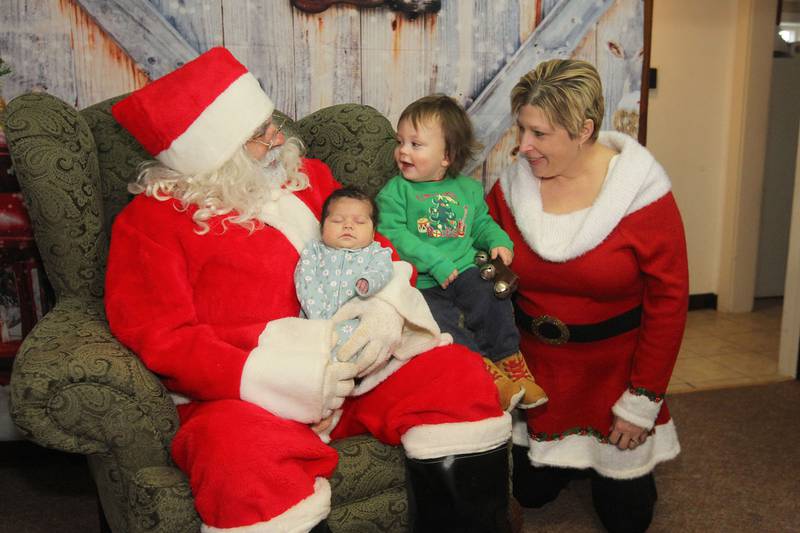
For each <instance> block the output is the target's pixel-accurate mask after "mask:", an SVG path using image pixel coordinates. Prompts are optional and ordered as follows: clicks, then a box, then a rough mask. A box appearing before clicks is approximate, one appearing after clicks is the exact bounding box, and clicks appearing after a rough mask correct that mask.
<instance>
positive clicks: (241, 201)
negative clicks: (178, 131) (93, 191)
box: [128, 138, 309, 235]
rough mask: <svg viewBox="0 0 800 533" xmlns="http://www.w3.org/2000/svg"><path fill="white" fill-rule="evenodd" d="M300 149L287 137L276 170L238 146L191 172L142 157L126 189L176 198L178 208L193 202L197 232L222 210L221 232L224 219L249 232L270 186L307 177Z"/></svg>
mask: <svg viewBox="0 0 800 533" xmlns="http://www.w3.org/2000/svg"><path fill="white" fill-rule="evenodd" d="M302 154H303V143H302V141H300V140H299V139H296V138H290V139H287V140H286V143H285V144H284V145H283V146H281V148H280V153H279V155H278V156H277V161H278V163H279V164H280V165H281V167H282V168H283V169H284V170H285V172H283V171H281V172H280V174H276V173H275V172H274V170H271V169H268V168H267V167H266V166H265V165H264V162H262V161H258V160H256V159H253V158H252V157H251V156H250V155H249V154H248V153H247V150H246V149H245V147H244V146H242V147H241V148H239V149H238V150H237V151H236V153H234V155H233V156H232V157H231V158H230V159H229V160H228V161H227V162H226V163H225V164H224V165H223V166H222V167H220V168H219V169H217V170H214V171H212V172H204V173H201V174H195V175H191V176H187V175H184V174H181V173H179V172H176V171H174V170H172V169H171V168H169V167H166V166H164V165H162V164H161V163H159V162H157V161H148V162H145V163H143V164H142V167H141V171H140V172H139V175H138V176H137V178H136V181H135V182H133V183H131V184H129V185H128V190H129V191H130V192H131V193H133V194H140V193H144V194H146V195H147V196H152V197H154V198H156V199H158V200H162V201H164V200H169V199H175V200H178V201H179V202H180V209H182V210H187V209H189V207H191V206H196V207H197V210H196V211H195V212H194V214H193V215H192V219H193V220H194V222H195V224H197V227H198V228H197V229H196V230H195V231H196V232H197V233H198V234H200V235H203V234H205V233H208V231H209V229H210V226H209V224H208V220H209V219H211V218H213V217H216V216H220V215H228V216H227V217H225V218H224V219H223V220H222V227H223V231H224V229H225V228H226V227H227V224H228V223H234V224H238V225H240V226H242V227H244V228H245V229H247V230H249V231H251V232H252V231H254V230H255V229H257V228H259V227H260V226H261V225H262V223H261V222H260V221H259V220H258V217H259V215H260V214H261V212H262V210H263V208H264V206H265V205H267V204H268V202H270V200H271V192H272V191H274V190H275V189H277V188H284V189H286V190H289V191H299V190H303V189H305V188H307V187H308V185H309V182H308V176H306V175H305V174H303V173H302V172H301V171H300V166H301V163H302ZM276 168H277V167H276Z"/></svg>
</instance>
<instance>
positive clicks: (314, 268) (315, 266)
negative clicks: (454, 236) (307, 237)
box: [294, 188, 392, 362]
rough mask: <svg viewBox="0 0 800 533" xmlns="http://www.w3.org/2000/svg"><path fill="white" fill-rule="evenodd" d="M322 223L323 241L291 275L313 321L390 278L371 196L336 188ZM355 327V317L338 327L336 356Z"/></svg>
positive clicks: (304, 256)
mask: <svg viewBox="0 0 800 533" xmlns="http://www.w3.org/2000/svg"><path fill="white" fill-rule="evenodd" d="M321 219H322V220H321V224H322V228H321V230H322V240H321V241H312V242H311V244H309V245H308V246H306V247H305V248H304V249H303V251H302V252H301V253H300V260H299V261H298V262H297V267H296V268H295V271H294V282H295V288H296V290H297V299H298V300H299V301H300V305H301V307H302V308H303V312H304V313H305V315H306V317H307V318H313V319H329V318H331V317H332V316H333V315H334V314H335V313H336V311H338V310H339V308H340V307H341V306H342V305H343V304H344V303H345V302H347V301H348V300H350V299H351V298H354V297H356V296H358V297H361V298H366V297H368V296H371V295H373V294H375V293H376V292H378V291H380V290H381V289H382V288H383V287H385V286H386V284H387V283H388V282H389V280H390V279H391V278H392V251H391V250H390V249H389V248H384V247H382V246H381V245H380V244H379V243H378V242H375V241H374V237H375V225H376V223H377V219H378V208H377V206H376V205H375V202H374V200H372V198H370V197H369V196H367V195H366V194H364V193H363V192H361V191H359V190H358V189H354V188H344V189H339V190H336V191H334V192H333V193H332V194H331V195H330V196H329V197H328V198H327V199H326V200H325V203H324V204H322V217H321ZM356 325H358V319H350V320H345V321H343V322H340V323H338V324H337V325H336V333H337V336H338V339H337V342H336V346H335V347H334V349H333V353H332V356H333V357H334V358H335V357H336V352H337V351H338V348H339V346H341V345H342V344H343V343H344V342H345V341H346V340H347V339H349V338H350V336H351V335H352V333H353V331H354V330H355V327H356ZM351 361H353V362H355V359H352V360H351Z"/></svg>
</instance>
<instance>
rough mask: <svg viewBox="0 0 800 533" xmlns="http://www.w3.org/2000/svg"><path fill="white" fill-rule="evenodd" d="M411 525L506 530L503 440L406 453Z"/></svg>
mask: <svg viewBox="0 0 800 533" xmlns="http://www.w3.org/2000/svg"><path fill="white" fill-rule="evenodd" d="M406 467H407V472H408V500H409V507H410V509H409V515H410V521H411V529H410V530H411V531H412V532H414V533H456V532H458V533H510V532H511V524H510V522H509V512H508V511H509V509H508V498H509V492H510V490H509V453H508V446H507V445H506V444H504V445H502V446H500V447H499V448H495V449H493V450H489V451H486V452H481V453H474V454H464V455H448V456H446V457H439V458H436V459H421V460H420V459H406Z"/></svg>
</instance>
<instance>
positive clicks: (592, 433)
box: [529, 427, 656, 444]
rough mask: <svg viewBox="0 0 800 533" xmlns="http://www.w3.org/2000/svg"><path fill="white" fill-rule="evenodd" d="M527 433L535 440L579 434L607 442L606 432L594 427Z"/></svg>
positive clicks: (650, 432)
mask: <svg viewBox="0 0 800 533" xmlns="http://www.w3.org/2000/svg"><path fill="white" fill-rule="evenodd" d="M655 432H656V429H655V428H653V429H651V430H650V431H648V432H647V435H648V436H650V435H652V434H653V433H655ZM529 435H530V437H531V438H532V439H533V440H535V441H536V442H548V441H554V440H564V439H565V438H567V437H569V436H571V435H579V436H581V437H594V438H596V439H597V440H598V441H600V442H601V443H602V444H608V443H609V441H608V435H607V434H603V433H600V432H599V431H597V430H596V429H594V428H589V427H575V428H570V429H568V430H566V431H564V432H562V433H546V432H541V433H535V432H533V431H531V432H529Z"/></svg>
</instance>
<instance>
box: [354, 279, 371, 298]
mask: <svg viewBox="0 0 800 533" xmlns="http://www.w3.org/2000/svg"><path fill="white" fill-rule="evenodd" d="M356 290H357V291H358V294H361V295H362V296H363V295H364V294H367V293H368V292H369V281H367V280H366V279H365V278H361V279H359V280H358V281H356Z"/></svg>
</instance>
